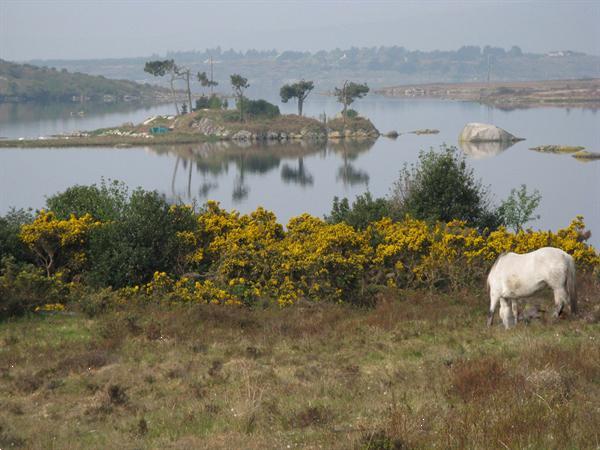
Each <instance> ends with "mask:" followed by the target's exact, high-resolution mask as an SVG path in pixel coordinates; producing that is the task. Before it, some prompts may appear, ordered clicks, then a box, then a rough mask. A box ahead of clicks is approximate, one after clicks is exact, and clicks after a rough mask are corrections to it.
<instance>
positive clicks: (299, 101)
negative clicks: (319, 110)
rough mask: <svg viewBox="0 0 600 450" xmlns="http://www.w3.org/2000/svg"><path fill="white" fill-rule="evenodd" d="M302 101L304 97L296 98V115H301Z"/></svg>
mask: <svg viewBox="0 0 600 450" xmlns="http://www.w3.org/2000/svg"><path fill="white" fill-rule="evenodd" d="M303 103H304V99H303V98H299V99H298V115H299V116H302V106H303V105H302V104H303Z"/></svg>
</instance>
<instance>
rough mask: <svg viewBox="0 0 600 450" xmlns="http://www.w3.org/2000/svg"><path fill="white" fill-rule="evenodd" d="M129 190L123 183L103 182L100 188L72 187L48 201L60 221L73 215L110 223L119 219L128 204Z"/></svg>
mask: <svg viewBox="0 0 600 450" xmlns="http://www.w3.org/2000/svg"><path fill="white" fill-rule="evenodd" d="M127 198H128V189H127V186H125V184H124V183H123V182H120V181H116V180H109V181H108V182H107V181H106V180H102V182H101V183H100V186H97V185H95V184H92V185H91V186H79V185H76V186H72V187H70V188H68V189H67V190H66V191H64V192H61V193H58V194H55V195H53V196H51V197H49V198H48V199H47V200H46V205H47V207H48V209H49V210H51V211H53V212H54V213H55V214H56V217H57V218H59V219H68V218H69V217H70V216H71V214H74V215H75V216H77V217H81V216H83V215H84V214H90V215H91V216H92V217H93V218H94V219H96V220H100V221H102V222H108V221H111V220H116V219H117V218H119V217H120V216H121V214H122V212H123V210H124V208H125V205H126V204H127Z"/></svg>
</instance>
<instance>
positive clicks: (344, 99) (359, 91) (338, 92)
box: [334, 81, 369, 116]
mask: <svg viewBox="0 0 600 450" xmlns="http://www.w3.org/2000/svg"><path fill="white" fill-rule="evenodd" d="M368 93H369V86H367V83H363V84H358V83H354V82H348V81H346V82H344V85H343V86H342V87H341V88H337V87H336V88H335V90H334V95H335V96H336V98H337V100H338V102H340V103H341V104H342V105H343V106H344V109H343V114H344V116H346V114H347V109H348V106H349V105H350V104H352V103H353V102H354V100H357V99H359V98H363V97H364V96H365V95H367V94H368Z"/></svg>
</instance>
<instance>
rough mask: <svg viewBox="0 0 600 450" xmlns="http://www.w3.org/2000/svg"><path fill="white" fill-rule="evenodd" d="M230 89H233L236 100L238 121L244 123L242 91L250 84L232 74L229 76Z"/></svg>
mask: <svg viewBox="0 0 600 450" xmlns="http://www.w3.org/2000/svg"><path fill="white" fill-rule="evenodd" d="M231 87H232V88H233V91H234V92H235V96H236V97H237V99H238V104H237V108H238V110H239V112H240V121H244V103H245V101H244V91H245V90H246V89H247V88H249V87H250V84H248V79H247V78H244V77H243V76H241V75H239V74H237V73H234V74H233V75H231Z"/></svg>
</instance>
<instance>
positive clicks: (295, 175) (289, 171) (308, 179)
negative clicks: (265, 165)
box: [281, 157, 314, 186]
mask: <svg viewBox="0 0 600 450" xmlns="http://www.w3.org/2000/svg"><path fill="white" fill-rule="evenodd" d="M281 179H282V180H283V181H285V182H286V183H296V184H299V185H300V186H312V185H313V182H314V180H313V176H312V175H311V174H310V173H309V172H308V171H307V170H306V168H305V167H304V158H302V157H299V158H298V167H297V168H293V167H292V166H290V165H288V164H284V165H283V167H282V168H281Z"/></svg>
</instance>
